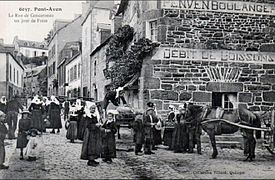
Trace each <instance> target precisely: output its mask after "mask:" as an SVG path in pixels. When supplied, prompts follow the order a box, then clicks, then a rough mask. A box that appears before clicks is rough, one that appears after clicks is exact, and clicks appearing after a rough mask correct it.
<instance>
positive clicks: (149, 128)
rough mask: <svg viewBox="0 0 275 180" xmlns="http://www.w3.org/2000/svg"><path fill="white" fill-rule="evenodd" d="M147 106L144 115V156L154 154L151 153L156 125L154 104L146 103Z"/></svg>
mask: <svg viewBox="0 0 275 180" xmlns="http://www.w3.org/2000/svg"><path fill="white" fill-rule="evenodd" d="M147 106H148V108H147V110H146V112H145V115H144V136H145V142H144V154H155V153H154V152H152V150H153V149H154V148H155V147H154V146H155V142H154V130H155V125H156V120H155V119H156V116H155V109H154V103H152V102H148V103H147Z"/></svg>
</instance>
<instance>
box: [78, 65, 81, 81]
mask: <svg viewBox="0 0 275 180" xmlns="http://www.w3.org/2000/svg"><path fill="white" fill-rule="evenodd" d="M80 73H81V72H80V63H78V78H80Z"/></svg>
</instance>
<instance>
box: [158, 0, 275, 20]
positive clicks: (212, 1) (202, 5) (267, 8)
mask: <svg viewBox="0 0 275 180" xmlns="http://www.w3.org/2000/svg"><path fill="white" fill-rule="evenodd" d="M161 8H169V9H182V10H199V11H217V12H230V13H248V14H262V15H273V16H275V6H274V5H271V4H265V3H254V2H240V1H218V0H165V1H162V5H161Z"/></svg>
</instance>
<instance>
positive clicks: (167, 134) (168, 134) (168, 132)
mask: <svg viewBox="0 0 275 180" xmlns="http://www.w3.org/2000/svg"><path fill="white" fill-rule="evenodd" d="M173 132H174V128H165V129H164V133H163V144H164V145H165V146H169V148H172V138H173Z"/></svg>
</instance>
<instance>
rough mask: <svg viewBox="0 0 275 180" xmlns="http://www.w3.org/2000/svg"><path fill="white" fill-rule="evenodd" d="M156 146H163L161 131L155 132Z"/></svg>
mask: <svg viewBox="0 0 275 180" xmlns="http://www.w3.org/2000/svg"><path fill="white" fill-rule="evenodd" d="M153 137H154V145H159V144H162V139H161V130H156V129H154V130H153Z"/></svg>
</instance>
